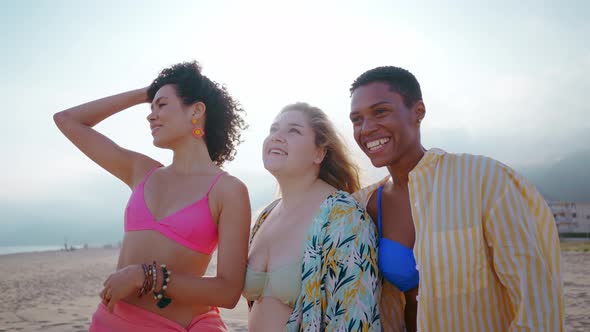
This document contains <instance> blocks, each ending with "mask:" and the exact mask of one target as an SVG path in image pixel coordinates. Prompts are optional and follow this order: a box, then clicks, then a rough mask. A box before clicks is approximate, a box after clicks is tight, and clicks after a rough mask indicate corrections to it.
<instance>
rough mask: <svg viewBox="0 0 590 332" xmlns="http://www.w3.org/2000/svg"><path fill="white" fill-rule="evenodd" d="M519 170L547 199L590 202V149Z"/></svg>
mask: <svg viewBox="0 0 590 332" xmlns="http://www.w3.org/2000/svg"><path fill="white" fill-rule="evenodd" d="M519 171H520V172H521V173H522V174H523V175H524V176H525V177H526V178H527V179H529V180H530V181H531V182H532V183H534V184H535V186H537V188H538V189H539V191H541V193H542V194H543V195H544V196H545V198H546V199H547V200H551V201H574V202H590V150H588V151H584V152H579V153H575V154H571V155H568V156H566V157H565V158H563V159H561V160H559V161H557V162H555V163H552V164H549V165H547V166H546V167H534V168H532V167H531V168H523V169H520V170H519Z"/></svg>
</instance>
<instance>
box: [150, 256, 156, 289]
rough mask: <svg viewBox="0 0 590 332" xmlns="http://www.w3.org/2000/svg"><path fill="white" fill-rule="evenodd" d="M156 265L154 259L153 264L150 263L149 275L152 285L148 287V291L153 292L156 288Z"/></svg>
mask: <svg viewBox="0 0 590 332" xmlns="http://www.w3.org/2000/svg"><path fill="white" fill-rule="evenodd" d="M156 266H158V265H156V261H154V264H153V265H150V271H151V273H150V274H151V276H152V287H151V289H150V292H153V291H155V290H156V283H157V282H158V269H157V267H156Z"/></svg>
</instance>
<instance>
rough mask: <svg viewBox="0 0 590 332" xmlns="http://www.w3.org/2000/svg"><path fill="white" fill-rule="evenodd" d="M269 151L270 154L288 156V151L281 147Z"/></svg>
mask: <svg viewBox="0 0 590 332" xmlns="http://www.w3.org/2000/svg"><path fill="white" fill-rule="evenodd" d="M268 153H270V154H278V155H281V156H286V155H287V152H285V151H283V150H279V149H270V151H268Z"/></svg>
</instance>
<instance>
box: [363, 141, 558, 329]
mask: <svg viewBox="0 0 590 332" xmlns="http://www.w3.org/2000/svg"><path fill="white" fill-rule="evenodd" d="M386 181H388V178H386V179H384V180H382V181H380V182H379V183H376V184H374V185H371V186H369V187H366V188H364V189H362V190H360V191H359V192H357V193H356V194H355V197H356V198H357V200H358V201H359V202H361V204H362V205H363V206H366V203H367V201H368V199H369V197H370V196H371V194H372V193H373V192H374V191H375V190H376V189H377V188H378V187H379V185H380V184H382V183H385V182H386ZM408 189H409V193H410V202H411V204H412V216H413V219H414V226H415V229H416V242H415V246H414V255H415V256H416V262H417V267H416V268H417V269H418V270H419V272H420V286H419V289H418V292H419V296H418V330H419V331H428V332H430V331H481V332H486V331H490V332H498V331H551V332H553V331H556V332H559V331H563V330H564V311H563V293H562V283H561V270H560V249H559V238H558V235H557V229H556V226H555V221H554V219H553V214H552V213H551V210H550V209H549V207H548V206H547V203H546V202H545V200H544V199H543V197H542V196H541V195H540V194H539V193H538V191H537V190H536V189H535V188H534V186H532V185H531V184H529V183H528V182H527V181H526V180H525V179H524V178H522V177H521V176H520V175H518V174H517V173H515V172H514V171H513V170H512V169H510V168H509V167H507V166H506V165H503V164H502V163H500V162H498V161H495V160H493V159H490V158H487V157H483V156H473V155H468V154H451V153H446V152H444V151H442V150H439V149H431V150H429V151H427V152H426V153H425V155H424V157H423V158H422V159H421V160H420V162H419V163H418V165H416V167H415V168H414V169H413V170H412V171H411V172H410V174H409V183H408ZM386 284H387V283H386ZM402 308H403V295H402V294H401V293H400V292H399V291H398V290H396V289H395V287H393V286H391V287H384V290H383V293H382V297H381V306H380V309H381V318H382V324H383V326H384V331H401V329H402V328H401V327H400V326H401V325H402V323H400V322H399V320H403V312H402Z"/></svg>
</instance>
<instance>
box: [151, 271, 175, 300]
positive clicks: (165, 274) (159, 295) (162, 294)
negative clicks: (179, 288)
mask: <svg viewBox="0 0 590 332" xmlns="http://www.w3.org/2000/svg"><path fill="white" fill-rule="evenodd" d="M160 268H161V269H162V278H163V280H162V289H160V291H159V292H156V291H154V300H158V302H156V305H157V306H158V308H161V309H163V308H165V307H166V306H167V305H169V304H170V302H172V299H171V298H169V297H166V289H167V288H168V283H169V282H170V275H171V274H172V271H168V269H166V264H162V265H160ZM154 284H155V283H154Z"/></svg>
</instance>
